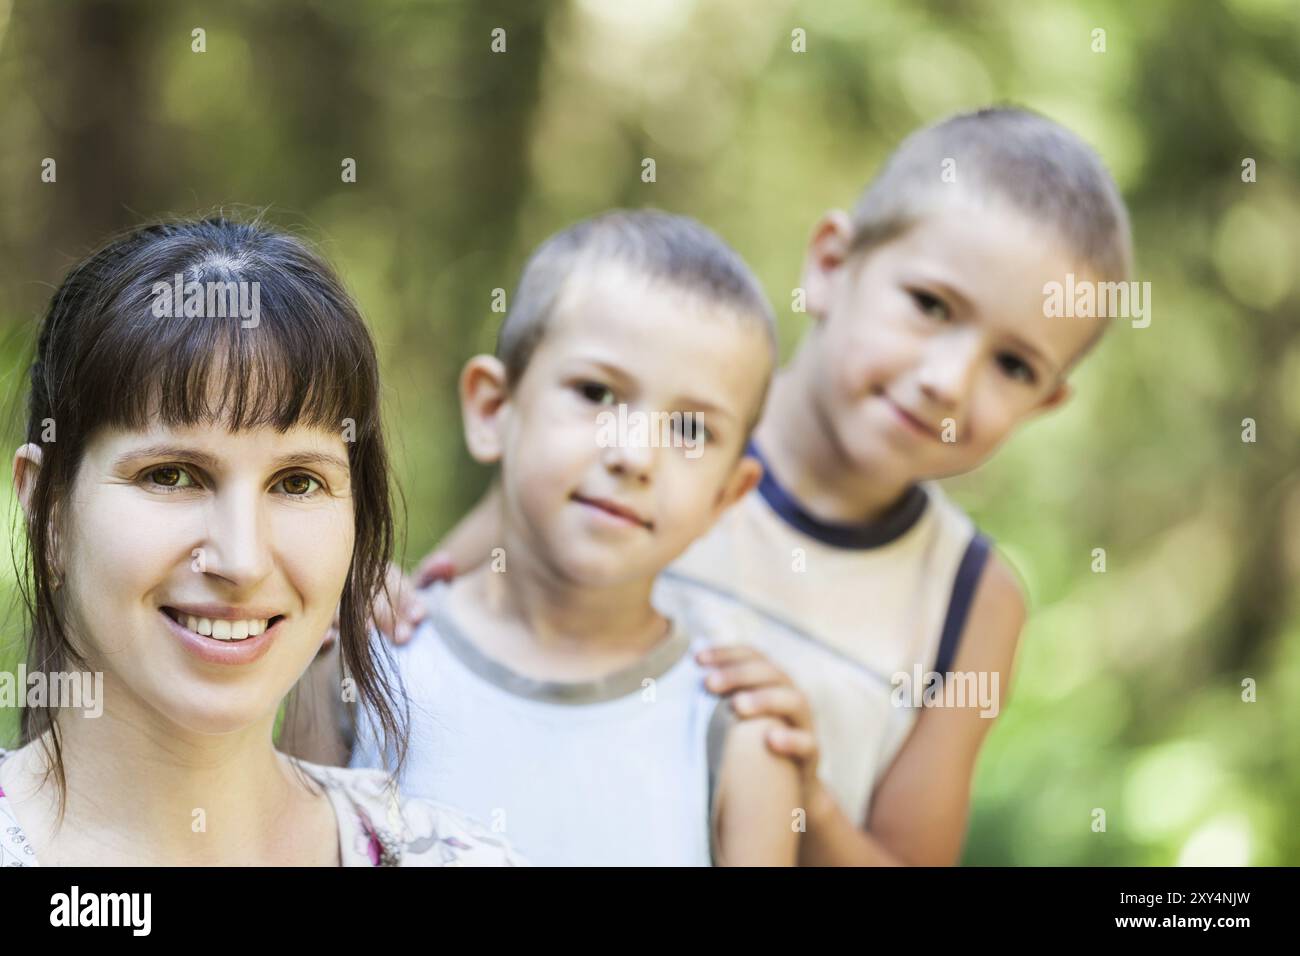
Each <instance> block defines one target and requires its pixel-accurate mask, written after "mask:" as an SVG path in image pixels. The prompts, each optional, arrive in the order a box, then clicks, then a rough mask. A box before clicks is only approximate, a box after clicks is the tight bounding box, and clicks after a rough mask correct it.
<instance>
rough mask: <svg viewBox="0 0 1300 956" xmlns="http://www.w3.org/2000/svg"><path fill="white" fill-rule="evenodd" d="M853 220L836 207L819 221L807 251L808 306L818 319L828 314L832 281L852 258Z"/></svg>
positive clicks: (804, 284)
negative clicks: (850, 252) (845, 262)
mask: <svg viewBox="0 0 1300 956" xmlns="http://www.w3.org/2000/svg"><path fill="white" fill-rule="evenodd" d="M852 239H853V220H852V219H850V218H849V214H848V213H846V212H844V211H843V210H842V209H832V210H831V211H830V212H828V213H826V215H824V216H822V217H821V219H819V220H818V221H817V225H816V226H815V227H813V233H812V238H810V239H809V240H808V249H807V251H806V252H805V253H804V260H803V275H802V276H801V282H802V284H803V286H802V287H803V290H804V305H805V307H806V308H807V309H808V314H809V315H811V316H812V317H813V318H814V319H820V318H822V317H823V316H824V315H826V312H827V310H828V309H829V308H830V301H831V280H832V279H833V278H834V276H835V272H836V270H838V269H839V267H840V266H842V265H843V264H844V260H845V259H847V258H848V255H849V247H850V245H851V243H852Z"/></svg>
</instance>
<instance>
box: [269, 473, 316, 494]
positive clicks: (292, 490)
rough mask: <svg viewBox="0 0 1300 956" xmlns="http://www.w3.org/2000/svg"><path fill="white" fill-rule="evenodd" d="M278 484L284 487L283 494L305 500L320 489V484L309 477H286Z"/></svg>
mask: <svg viewBox="0 0 1300 956" xmlns="http://www.w3.org/2000/svg"><path fill="white" fill-rule="evenodd" d="M279 484H281V485H283V486H284V491H285V494H287V495H289V496H291V497H294V498H306V497H308V496H310V495H313V494H315V493H316V491H317V489H319V488H320V482H319V481H317V480H316V479H315V478H313V477H312V476H311V475H288V476H286V477H284V478H282V479H280V482H279ZM313 486H314V487H313Z"/></svg>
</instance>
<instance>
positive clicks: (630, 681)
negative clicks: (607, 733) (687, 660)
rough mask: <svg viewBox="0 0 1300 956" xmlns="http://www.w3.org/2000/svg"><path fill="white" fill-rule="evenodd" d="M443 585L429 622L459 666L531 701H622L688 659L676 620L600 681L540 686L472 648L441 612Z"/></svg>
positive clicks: (435, 591) (431, 601) (432, 598)
mask: <svg viewBox="0 0 1300 956" xmlns="http://www.w3.org/2000/svg"><path fill="white" fill-rule="evenodd" d="M446 593H447V584H446V583H445V582H438V583H436V584H434V585H433V587H432V588H431V589H430V591H429V593H428V601H427V603H428V605H429V616H430V619H431V621H432V623H433V626H434V628H435V629H436V630H437V632H438V636H439V637H441V638H442V640H443V643H445V644H446V645H447V647H448V648H449V649H450V650H451V652H452V654H453V655H455V657H456V658H457V660H459V661H460V662H461V663H462V664H464V665H465V666H466V667H467V668H469V669H470V670H471V671H473V672H474V673H475V674H476V675H478V676H479V677H481V678H483V679H484V680H485V681H487V682H488V683H490V684H492V685H494V686H496V687H498V688H500V689H501V690H504V691H506V692H508V693H511V694H514V695H515V696H517V697H523V698H526V699H529V700H536V701H542V702H545V703H552V704H597V703H602V702H605V701H611V700H616V699H618V698H620V697H626V696H627V695H628V694H631V693H634V692H635V691H638V690H640V689H641V688H642V687H643V686H644V684H643V682H644V681H646V680H657V679H658V678H660V677H662V676H663V675H664V674H666V673H668V671H670V670H671V669H672V668H673V667H674V666H675V665H676V664H677V663H678V662H679V661H680V660H681V659H682V658H683V657H684V656H685V654H686V652H687V650H688V649H689V647H690V638H689V636H688V635H687V634H686V632H685V631H683V630H682V628H681V627H679V626H678V624H677V621H676V620H675V619H671V618H670V619H669V633H668V636H667V637H666V638H665V639H664V640H663V641H661V642H660V643H659V644H658V645H656V646H655V647H654V648H653V649H652V650H651V651H650V652H649V653H648V654H646V655H645V656H644V657H642V658H641V659H640V660H637V661H634V662H633V663H631V664H629V665H628V666H627V667H624V668H621V669H619V670H616V671H613V672H611V673H609V674H606V675H604V676H603V677H598V678H595V679H594V680H584V681H554V680H540V679H538V678H535V677H528V676H526V675H524V674H520V673H519V672H518V671H515V670H512V669H511V668H510V667H508V666H506V665H505V664H504V663H502V662H501V661H499V660H497V659H496V658H494V657H489V656H488V655H486V654H484V653H483V652H482V651H481V650H480V649H479V648H478V646H477V645H476V644H474V643H473V642H472V641H471V640H470V639H469V638H468V637H466V635H465V632H464V631H463V630H462V629H461V627H460V625H459V623H458V622H457V621H456V620H455V619H454V618H453V617H452V616H451V614H450V613H449V612H448V610H447V608H446V606H445V597H446Z"/></svg>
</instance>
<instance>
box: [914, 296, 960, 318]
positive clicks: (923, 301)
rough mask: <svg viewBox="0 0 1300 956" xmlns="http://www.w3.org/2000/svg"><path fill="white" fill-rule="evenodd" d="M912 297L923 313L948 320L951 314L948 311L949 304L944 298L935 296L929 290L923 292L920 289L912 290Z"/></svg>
mask: <svg viewBox="0 0 1300 956" xmlns="http://www.w3.org/2000/svg"><path fill="white" fill-rule="evenodd" d="M912 299H913V300H914V301H915V302H916V307H917V308H918V309H920V310H921V311H922V312H923V313H925V314H926V315H928V316H930V317H931V318H933V319H939V320H941V321H944V322H946V321H948V319H949V318H951V315H950V314H949V312H948V306H947V305H946V304H945V303H944V301H943V299H940V298H939V297H938V296H933V295H931V294H930V293H928V292H922V291H920V290H919V289H918V290H914V291H913V292H912Z"/></svg>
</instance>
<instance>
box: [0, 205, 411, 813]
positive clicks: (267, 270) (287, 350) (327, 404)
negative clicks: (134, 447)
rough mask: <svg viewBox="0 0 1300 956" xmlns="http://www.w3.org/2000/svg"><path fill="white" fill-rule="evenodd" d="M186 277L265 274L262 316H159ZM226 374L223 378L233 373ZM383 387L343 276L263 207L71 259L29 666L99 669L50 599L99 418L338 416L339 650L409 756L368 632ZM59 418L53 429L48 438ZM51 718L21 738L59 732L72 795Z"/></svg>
mask: <svg viewBox="0 0 1300 956" xmlns="http://www.w3.org/2000/svg"><path fill="white" fill-rule="evenodd" d="M178 274H179V275H181V276H182V277H183V280H184V281H185V282H199V283H204V286H203V287H204V288H211V287H210V286H207V285H206V284H207V283H226V282H235V283H249V284H252V283H257V288H258V290H259V308H258V315H257V319H256V324H255V325H254V324H253V323H252V322H247V323H246V322H244V321H241V319H240V318H239V317H237V316H236V317H233V318H203V319H198V318H171V317H161V318H160V317H158V315H156V314H155V311H154V310H155V305H156V303H157V301H158V298H159V297H158V296H156V295H155V283H166V284H167V285H169V286H170V285H171V284H172V283H173V281H174V277H175V276H176V275H178ZM221 314H223V315H224V312H223V313H221ZM216 375H224V376H225V381H224V383H220V382H217V381H216V378H215V376H216ZM210 383H212V384H219V385H222V387H221V388H216V389H213V392H215V394H217V395H218V396H220V397H219V398H218V399H217V401H216V403H215V405H214V403H213V402H212V400H211V395H212V393H211V392H209V384H210ZM380 398H381V395H380V385H379V368H378V360H377V358H376V355H375V348H374V343H373V341H372V339H371V337H370V333H369V331H368V330H367V329H366V326H365V323H364V322H363V321H362V319H361V316H360V314H359V312H358V310H357V307H356V305H355V304H354V303H353V301H352V299H351V298H350V297H349V295H348V294H347V292H346V291H345V290H344V288H343V286H342V284H341V283H340V281H339V279H338V278H337V276H336V275H335V274H334V272H333V271H332V270H331V268H330V267H329V266H328V265H327V264H326V263H325V262H324V261H323V260H322V259H321V258H320V257H319V256H317V255H316V254H315V253H314V252H313V251H312V250H311V249H309V248H308V247H307V246H306V245H305V244H304V243H303V242H302V241H300V240H298V239H296V238H294V237H292V236H289V235H285V234H283V233H280V232H276V231H274V230H272V229H270V228H268V227H266V226H265V225H263V224H262V223H261V222H260V221H258V220H252V221H232V220H230V219H226V218H224V217H216V218H210V219H203V220H186V221H173V222H162V223H157V224H154V225H149V226H145V227H142V228H139V229H136V230H134V231H132V232H130V233H129V234H127V235H125V236H122V237H120V238H117V239H114V240H113V241H111V242H109V243H108V244H107V245H105V246H104V247H103V248H101V249H100V250H99V251H97V252H95V253H93V254H92V255H90V256H89V257H88V258H86V259H85V260H83V261H82V262H80V263H78V264H77V265H76V266H74V267H73V268H72V269H71V271H69V272H68V274H67V276H66V277H65V278H64V279H63V281H62V283H61V284H60V285H59V287H58V289H57V290H56V291H55V293H54V296H53V298H52V300H51V301H50V306H49V310H48V311H47V312H46V314H45V318H44V320H43V322H42V324H41V329H40V337H39V340H38V344H37V348H36V356H35V359H34V361H33V363H32V367H31V391H30V394H29V396H28V405H27V441H28V442H32V443H34V444H37V445H39V446H40V447H41V449H42V455H43V458H42V464H41V467H40V469H39V471H38V472H37V477H36V481H35V485H34V488H33V489H32V496H31V507H30V512H29V515H28V517H27V522H26V532H27V534H26V538H27V545H28V547H27V550H26V553H25V555H24V556H23V559H22V562H21V565H20V572H21V573H20V589H21V593H22V597H23V603H24V604H25V605H26V610H27V613H28V615H29V618H30V622H29V623H30V628H29V641H28V647H27V660H28V667H29V669H30V670H33V671H37V670H39V671H45V672H60V671H65V670H68V669H71V668H79V669H82V670H86V669H88V668H87V662H86V661H85V659H84V657H83V656H82V655H81V654H80V653H79V651H78V650H77V648H76V647H75V646H74V644H73V643H72V642H71V641H70V640H69V634H68V632H67V630H66V628H65V622H64V621H63V619H62V616H61V615H60V613H59V610H58V606H57V602H56V601H55V600H54V597H55V593H54V592H55V589H56V588H57V586H58V580H59V579H58V574H59V573H60V571H59V568H58V555H57V553H56V551H57V548H56V529H57V527H58V524H59V521H60V508H61V507H62V503H63V502H65V501H66V499H67V495H68V493H69V491H70V490H71V489H72V487H73V483H74V481H75V479H76V476H77V471H78V468H79V466H80V464H81V460H82V457H83V455H84V453H85V449H86V444H87V442H88V441H89V439H90V438H91V436H92V435H93V434H94V433H95V431H96V430H97V429H99V428H102V427H119V428H127V429H138V428H143V427H146V426H147V425H148V424H149V423H150V422H151V421H152V420H154V419H155V418H156V419H157V420H158V421H160V422H161V423H162V424H164V425H167V426H170V427H181V426H193V425H210V424H217V423H220V424H223V425H224V426H225V427H227V428H229V429H231V430H233V431H238V430H241V429H244V428H253V427H266V426H270V427H274V428H276V429H277V430H279V431H280V432H284V431H287V430H288V429H290V428H291V427H293V426H295V425H299V424H302V425H307V426H314V427H320V428H325V429H329V430H334V429H338V430H339V431H340V432H341V433H344V434H345V436H346V437H347V438H349V439H350V440H348V441H347V449H348V462H349V466H350V472H351V484H352V494H353V512H354V518H353V520H354V523H355V533H356V536H355V543H354V545H353V551H352V560H351V565H350V567H349V570H348V576H347V580H346V583H345V584H344V587H343V595H342V600H341V603H340V606H339V638H340V650H341V655H342V662H343V666H344V668H345V670H346V672H347V673H348V675H349V676H350V677H352V678H353V680H354V682H355V685H356V690H357V696H358V702H359V703H360V704H363V705H367V706H368V707H369V708H370V709H371V710H372V712H373V714H374V715H375V718H376V720H377V722H378V724H379V726H380V727H381V728H382V730H383V732H384V735H385V736H386V737H387V738H388V740H389V741H391V742H393V743H394V745H395V746H394V752H395V753H396V767H397V768H400V767H401V765H402V763H403V761H404V759H405V753H406V739H405V723H406V721H405V706H404V697H403V696H402V695H401V694H400V688H395V687H394V685H393V684H392V683H391V682H390V680H389V678H388V677H387V676H386V669H385V668H382V667H381V661H380V660H379V658H378V657H377V655H378V654H380V653H382V651H380V650H378V649H377V648H376V647H374V646H373V645H372V643H371V642H370V640H369V639H368V630H367V620H368V618H369V614H370V606H371V603H372V600H373V598H374V597H375V595H376V594H377V593H378V591H379V589H380V588H381V587H382V585H383V580H384V574H385V571H386V569H387V565H388V560H389V556H390V554H391V552H392V550H393V539H394V518H393V512H394V509H393V503H392V500H391V498H390V489H389V473H388V455H387V451H386V449H385V443H384V436H383V432H382V428H381V420H380ZM346 420H351V423H352V425H351V434H347V433H346V432H345V429H346V428H347V424H346ZM51 425H52V427H53V429H54V432H53V434H52V435H49V437H50V438H52V439H55V440H43V439H44V438H45V437H46V436H47V434H48V433H49V428H50V426H51ZM352 439H354V440H352ZM399 701H401V702H402V704H401V705H400V706H399ZM399 710H401V715H400V717H401V719H400V720H399V713H398V711H399ZM56 717H57V711H55V710H53V709H51V708H45V707H31V708H25V709H24V710H23V716H22V731H21V740H22V742H23V743H27V742H30V741H32V740H36V739H38V738H40V739H43V740H45V737H44V735H45V734H46V733H47V732H48V734H49V738H48V740H47V741H46V743H47V748H46V749H47V753H48V755H49V758H50V770H51V773H53V774H54V776H55V778H56V781H57V786H58V790H59V794H60V806H62V802H63V798H64V796H65V794H66V775H65V769H64V766H63V760H62V748H61V743H60V736H59V727H58V723H57V719H56Z"/></svg>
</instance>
